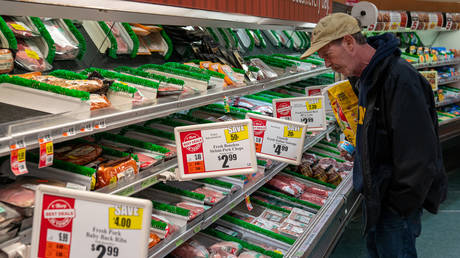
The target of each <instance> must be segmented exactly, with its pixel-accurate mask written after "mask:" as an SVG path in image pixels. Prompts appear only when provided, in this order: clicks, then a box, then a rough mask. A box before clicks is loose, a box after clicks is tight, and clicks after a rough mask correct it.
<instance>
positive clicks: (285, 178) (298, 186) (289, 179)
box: [275, 175, 307, 194]
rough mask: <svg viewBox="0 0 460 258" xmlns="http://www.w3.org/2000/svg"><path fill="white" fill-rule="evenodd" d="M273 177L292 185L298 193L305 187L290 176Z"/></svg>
mask: <svg viewBox="0 0 460 258" xmlns="http://www.w3.org/2000/svg"><path fill="white" fill-rule="evenodd" d="M275 178H276V179H279V180H281V181H283V182H286V183H288V184H290V185H292V186H293V187H295V188H296V189H297V191H298V192H299V193H300V194H301V193H303V192H304V191H305V189H306V188H307V186H306V185H305V184H302V183H301V182H298V181H296V180H295V178H293V177H290V176H285V175H276V176H275Z"/></svg>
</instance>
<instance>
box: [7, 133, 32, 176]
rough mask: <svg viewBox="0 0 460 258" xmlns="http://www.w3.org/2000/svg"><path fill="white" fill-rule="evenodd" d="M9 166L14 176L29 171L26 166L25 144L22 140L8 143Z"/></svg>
mask: <svg viewBox="0 0 460 258" xmlns="http://www.w3.org/2000/svg"><path fill="white" fill-rule="evenodd" d="M10 166H11V171H13V174H15V175H16V176H19V175H23V174H27V173H29V171H28V170H27V166H26V146H25V143H24V141H23V140H20V141H17V142H16V143H14V144H12V145H10Z"/></svg>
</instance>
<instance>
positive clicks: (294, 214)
mask: <svg viewBox="0 0 460 258" xmlns="http://www.w3.org/2000/svg"><path fill="white" fill-rule="evenodd" d="M314 215H315V214H313V213H311V212H308V211H306V210H302V209H299V208H293V209H292V210H291V213H289V216H288V217H287V219H288V220H292V221H297V222H299V223H303V224H308V223H309V222H310V220H311V219H312V218H313V216H314Z"/></svg>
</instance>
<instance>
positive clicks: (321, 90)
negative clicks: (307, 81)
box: [305, 85, 332, 113]
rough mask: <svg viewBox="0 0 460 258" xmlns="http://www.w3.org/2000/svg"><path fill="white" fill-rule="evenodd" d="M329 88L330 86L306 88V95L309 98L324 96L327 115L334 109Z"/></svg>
mask: <svg viewBox="0 0 460 258" xmlns="http://www.w3.org/2000/svg"><path fill="white" fill-rule="evenodd" d="M327 88H329V86H328V85H316V86H308V87H306V88H305V94H306V96H307V97H310V96H324V110H326V113H329V112H332V107H331V102H330V101H329V96H328V94H327Z"/></svg>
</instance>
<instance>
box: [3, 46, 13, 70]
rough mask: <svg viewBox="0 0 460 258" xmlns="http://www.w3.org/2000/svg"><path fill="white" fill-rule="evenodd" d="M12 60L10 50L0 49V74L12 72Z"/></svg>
mask: <svg viewBox="0 0 460 258" xmlns="http://www.w3.org/2000/svg"><path fill="white" fill-rule="evenodd" d="M13 68H14V59H13V54H12V53H11V50H9V49H0V73H9V72H11V71H13Z"/></svg>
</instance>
